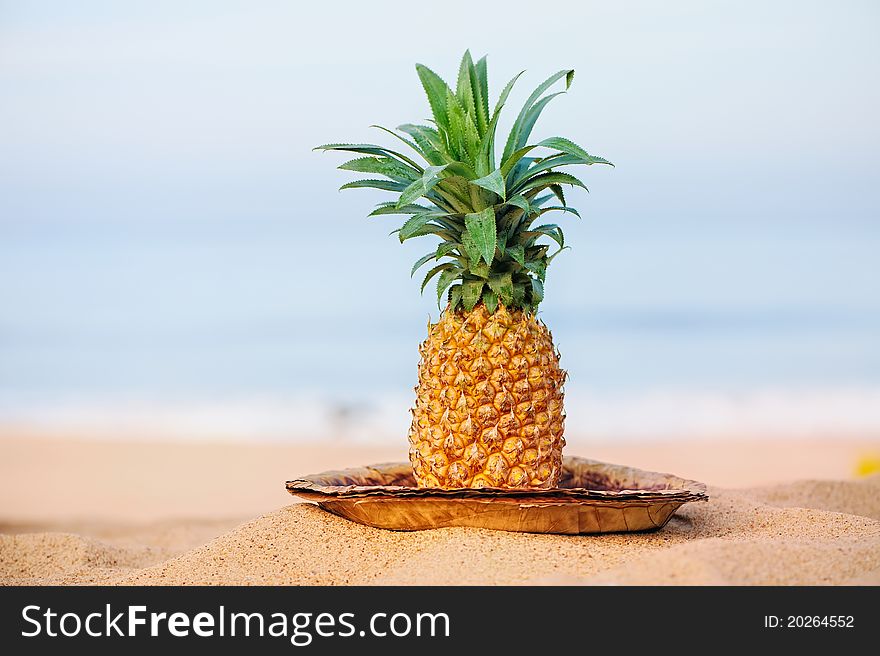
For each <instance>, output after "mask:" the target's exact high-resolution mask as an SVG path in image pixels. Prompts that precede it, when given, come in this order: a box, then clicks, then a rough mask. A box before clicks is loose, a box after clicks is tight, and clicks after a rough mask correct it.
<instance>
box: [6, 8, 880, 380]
mask: <svg viewBox="0 0 880 656" xmlns="http://www.w3.org/2000/svg"><path fill="white" fill-rule="evenodd" d="M878 27H880V10H878V8H877V5H876V4H874V3H870V2H842V3H818V2H817V3H811V2H791V3H786V2H775V3H764V2H729V3H727V2H718V3H704V2H671V3H652V2H644V3H642V2H626V3H614V4H613V5H612V4H611V3H599V2H559V3H554V5H553V8H552V10H550V11H547V12H545V13H540V12H538V11H537V10H536V5H535V3H533V2H522V3H516V2H509V3H504V4H503V9H502V8H501V5H499V4H497V3H479V4H478V3H472V2H454V1H451V2H444V3H443V4H442V6H439V5H436V4H431V3H421V4H419V3H415V4H414V3H409V2H406V3H404V2H399V3H397V2H373V3H332V2H327V3H313V6H309V7H308V8H302V7H301V6H300V3H289V2H283V3H272V2H261V3H249V2H241V3H223V2H220V3H218V2H127V3H109V2H101V3H97V2H95V3H89V2H79V3H65V2H40V3H30V2H8V1H7V2H0V235H2V238H0V305H2V310H0V363H5V365H4V366H0V390H2V391H4V393H7V394H13V393H17V392H21V391H22V390H31V391H33V390H37V391H39V390H48V389H50V388H51V389H53V390H56V391H65V390H76V389H80V388H87V389H92V390H96V391H97V392H101V391H102V386H103V388H112V389H119V388H123V389H126V388H130V389H131V390H134V392H136V393H148V392H150V391H152V392H155V390H157V389H161V388H168V387H173V386H174V385H179V386H180V387H181V388H182V389H185V390H189V391H198V390H199V389H201V388H202V387H211V386H212V385H214V384H215V383H216V382H217V381H218V380H219V381H228V382H229V384H230V385H232V383H233V381H237V384H238V385H240V386H243V387H245V388H247V387H253V388H262V387H270V388H272V387H278V386H280V387H285V386H294V385H303V384H305V385H308V384H309V380H312V379H313V380H315V384H319V381H320V384H321V385H325V386H330V387H332V386H333V385H334V384H336V383H335V382H334V381H338V380H339V379H340V378H341V377H344V376H346V375H347V376H349V379H350V382H352V384H353V385H355V386H358V385H361V386H362V385H363V384H364V382H365V381H369V380H370V378H371V376H372V375H374V371H373V369H374V367H375V362H373V363H371V362H370V361H369V360H367V361H366V362H365V361H364V357H365V356H364V354H365V353H374V354H376V355H377V357H378V356H381V361H382V362H384V363H386V365H385V368H386V369H390V370H392V371H391V372H388V371H386V372H385V373H384V374H383V375H384V376H385V380H387V381H388V382H387V384H388V386H389V387H391V388H394V389H399V388H408V387H409V386H410V385H411V384H412V380H410V379H411V378H412V371H411V370H412V366H413V359H414V357H415V346H416V344H417V342H418V340H419V339H420V338H421V337H422V336H423V334H424V325H425V321H426V319H427V316H428V315H429V313H433V316H435V317H436V314H437V310H436V306H435V305H434V303H433V301H432V300H431V298H430V296H426V297H425V298H421V297H420V296H419V294H418V281H413V280H410V279H409V277H408V272H409V267H410V263H411V262H412V261H413V260H414V259H415V258H416V257H418V256H419V255H420V254H421V253H422V252H423V251H425V250H427V249H426V248H425V247H424V246H423V245H418V244H412V245H410V244H407V245H406V246H400V245H399V244H397V242H396V241H395V240H394V239H392V238H389V237H387V233H388V232H389V231H390V230H391V229H392V228H393V227H395V226H394V225H393V224H390V223H387V222H384V223H383V222H381V221H379V220H370V221H367V220H365V219H364V218H363V217H364V216H365V214H366V213H367V212H368V211H369V209H370V207H371V206H372V204H373V203H375V202H378V201H379V200H382V199H383V198H384V197H383V196H382V194H381V192H375V193H374V192H370V191H364V192H359V191H352V192H346V193H341V194H340V193H337V191H336V188H337V187H338V186H339V185H340V184H342V182H344V181H346V180H347V179H348V177H347V175H348V174H346V173H344V172H341V171H336V170H335V169H334V166H335V165H336V164H338V163H340V162H341V161H342V160H341V159H339V158H334V156H332V155H329V154H317V153H314V152H312V151H311V147H312V146H314V145H317V144H319V143H324V142H327V141H337V140H346V141H364V140H376V139H381V138H382V137H381V134H380V133H378V132H376V131H374V130H371V129H370V128H369V127H368V126H369V125H370V124H371V123H376V122H378V123H382V124H385V125H389V126H395V125H397V124H400V123H403V122H408V121H413V120H416V119H419V118H424V117H425V116H426V114H427V106H426V103H425V100H424V98H423V96H422V93H421V89H420V88H419V85H418V81H417V78H416V76H415V73H414V69H413V65H414V63H415V62H416V61H419V62H423V63H425V64H428V65H430V66H431V67H432V68H434V69H435V70H436V71H438V72H439V73H440V74H442V75H444V76H445V77H447V78H452V77H453V76H454V75H453V74H454V71H455V70H456V66H457V62H458V59H459V57H460V55H461V52H462V51H463V50H464V49H465V48H466V47H470V48H471V50H472V51H473V52H474V54H475V55H482V54H484V53H488V55H489V71H490V85H491V86H492V89H493V91H492V93H493V95H494V94H496V93H497V91H498V89H499V88H500V86H501V85H502V84H503V83H504V82H505V81H506V80H507V79H509V78H510V77H511V76H512V75H513V74H514V73H516V72H517V71H519V70H521V69H527V74H526V75H525V76H524V77H523V78H522V81H521V83H520V86H519V88H518V95H517V94H515V95H514V97H513V98H512V102H511V103H510V105H511V107H515V105H516V102H517V101H521V100H522V99H523V98H524V97H525V95H526V94H527V93H528V92H529V91H530V90H531V88H532V87H534V86H535V85H536V84H537V83H538V82H540V81H541V80H543V79H544V78H545V77H546V76H547V75H548V74H549V73H551V72H553V71H556V70H558V69H560V68H563V67H573V68H575V69H576V71H577V75H576V77H575V81H574V85H573V86H572V88H571V90H570V92H569V93H568V94H567V95H565V96H562V97H560V98H557V99H556V100H554V102H553V103H552V104H551V105H550V107H549V109H548V110H547V112H546V113H545V115H544V117H542V122H541V123H539V124H538V127H537V129H536V136H540V137H545V136H551V135H556V134H561V135H564V136H567V137H570V138H571V139H573V140H574V141H576V142H578V143H580V144H582V145H584V146H585V147H587V148H588V149H589V150H590V151H591V152H596V153H599V154H601V155H604V156H606V157H608V158H609V159H611V160H612V161H614V162H615V164H617V167H616V168H615V169H602V168H599V167H594V168H593V169H590V170H587V171H586V172H585V178H586V181H587V184H588V186H590V188H591V193H590V194H589V195H588V194H586V193H578V192H573V193H572V194H571V197H570V200H571V202H572V203H573V204H574V205H576V206H578V207H579V208H580V209H581V210H582V212H583V214H584V220H583V221H582V222H576V221H572V222H571V223H570V224H569V226H568V229H567V232H566V236H567V240H568V241H569V242H570V243H571V244H572V245H573V246H574V250H573V251H571V252H569V253H566V254H565V255H563V256H561V257H560V258H558V259H557V260H556V261H555V262H554V266H553V268H552V269H551V271H550V274H549V278H548V285H547V301H546V302H545V304H544V306H543V316H544V318H545V320H546V321H547V322H548V324H550V325H551V327H554V328H555V334H556V336H557V339H558V340H559V341H560V344H562V345H563V353H564V354H565V351H566V348H565V347H566V345H571V346H569V352H570V353H572V355H571V356H570V357H571V358H572V361H571V363H570V366H572V365H574V367H572V368H578V367H580V369H581V371H582V372H583V373H582V374H581V376H580V378H581V379H582V380H583V379H585V380H586V381H587V383H586V384H589V385H592V386H596V387H600V388H601V387H602V386H604V385H612V384H620V382H621V381H631V382H633V383H635V384H641V385H646V386H654V385H659V386H662V385H664V384H677V385H688V384H690V385H697V386H699V385H705V384H710V383H711V384H715V385H723V384H725V383H726V382H728V381H740V382H742V381H745V383H747V384H759V383H763V382H767V383H773V384H776V383H780V382H792V381H795V382H803V381H807V382H810V381H812V382H816V383H821V382H828V381H831V382H833V383H841V384H843V383H850V382H851V383H860V382H864V381H866V380H867V381H876V379H877V378H878V377H880V371H878V366H880V346H878V345H877V343H876V342H877V340H876V339H875V338H876V335H877V331H878V330H880V300H878V299H880V295H878V294H877V292H876V290H877V283H878V278H880V276H878V273H880V265H878V263H877V257H876V253H877V251H878V245H880V200H878V199H880V197H878V194H877V189H878V183H880V125H878V121H877V119H876V117H877V116H880V85H878V84H877V80H878V62H880V41H878V40H877V39H876V34H877V32H878ZM511 113H514V112H513V111H512V112H511ZM503 128H504V124H502V129H503ZM319 356H320V357H319ZM712 362H717V363H718V364H719V366H718V367H714V368H713V367H711V366H709V365H710V364H711V363H712ZM303 363H309V364H303ZM322 363H323V365H322ZM591 363H593V366H594V367H595V368H593V369H591V368H590V366H591ZM102 381H103V382H102ZM304 381H305V382H304ZM144 390H146V391H144ZM104 391H106V389H105V390H104Z"/></svg>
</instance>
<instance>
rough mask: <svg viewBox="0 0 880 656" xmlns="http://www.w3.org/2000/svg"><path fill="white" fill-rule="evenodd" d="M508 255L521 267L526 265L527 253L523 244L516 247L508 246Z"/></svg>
mask: <svg viewBox="0 0 880 656" xmlns="http://www.w3.org/2000/svg"><path fill="white" fill-rule="evenodd" d="M507 254H508V255H509V256H510V258H511V259H512V260H513V261H514V262H516V263H517V264H519V265H520V266H523V267H524V266H525V265H526V253H525V248H524V247H523V246H522V244H517V245H516V246H508V247H507Z"/></svg>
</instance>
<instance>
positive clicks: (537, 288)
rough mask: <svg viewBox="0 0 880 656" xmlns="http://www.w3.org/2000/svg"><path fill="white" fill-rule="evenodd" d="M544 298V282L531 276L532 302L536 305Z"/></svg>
mask: <svg viewBox="0 0 880 656" xmlns="http://www.w3.org/2000/svg"><path fill="white" fill-rule="evenodd" d="M543 300H544V283H542V282H541V281H540V280H538V279H537V278H532V303H533V305H538V303H540V302H541V301H543Z"/></svg>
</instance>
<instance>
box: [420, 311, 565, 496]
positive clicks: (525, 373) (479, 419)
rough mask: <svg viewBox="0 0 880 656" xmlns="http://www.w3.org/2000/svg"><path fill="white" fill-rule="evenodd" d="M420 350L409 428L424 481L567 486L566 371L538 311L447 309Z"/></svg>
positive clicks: (422, 484) (457, 484)
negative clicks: (564, 472) (561, 481)
mask: <svg viewBox="0 0 880 656" xmlns="http://www.w3.org/2000/svg"><path fill="white" fill-rule="evenodd" d="M419 353H420V355H421V360H420V363H419V375H418V380H419V384H418V386H417V387H416V388H415V391H416V402H415V407H414V408H413V409H412V411H411V412H412V417H413V419H412V425H411V427H410V431H409V442H410V449H409V457H410V462H411V463H412V466H413V473H414V475H415V480H416V484H417V485H418V486H419V487H441V488H467V487H474V488H479V487H498V488H552V487H557V486H558V483H559V476H560V472H561V471H562V447H563V446H564V445H565V438H564V437H563V431H564V423H565V413H564V410H563V395H564V392H563V385H564V383H565V379H566V377H567V374H566V372H565V371H563V370H562V369H561V368H560V367H559V355H558V353H557V351H556V349H555V348H554V346H553V338H552V335H551V334H550V331H549V330H548V329H547V327H546V326H545V325H544V324H543V323H541V322H539V321H538V320H537V319H536V318H535V316H534V314H532V313H530V312H524V311H523V310H520V309H510V310H508V309H506V308H505V307H503V306H499V307H498V308H497V309H496V311H495V312H494V313H493V314H490V313H489V311H488V310H487V309H486V307H485V305H483V304H482V303H480V304H479V305H477V306H476V307H475V308H474V309H473V310H472V311H471V312H464V311H463V310H457V311H453V310H450V308H449V307H447V308H446V310H445V311H444V312H443V314H442V315H441V317H440V320H439V321H438V322H437V323H436V324H431V325H429V329H428V338H427V339H426V340H425V341H424V342H423V343H422V344H421V346H420V347H419Z"/></svg>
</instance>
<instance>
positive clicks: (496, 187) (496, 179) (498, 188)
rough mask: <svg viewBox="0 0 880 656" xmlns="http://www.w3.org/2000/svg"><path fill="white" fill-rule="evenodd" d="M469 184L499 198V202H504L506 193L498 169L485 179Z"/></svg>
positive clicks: (502, 178) (502, 177)
mask: <svg viewBox="0 0 880 656" xmlns="http://www.w3.org/2000/svg"><path fill="white" fill-rule="evenodd" d="M471 183H472V184H475V185H477V186H478V187H482V188H483V189H485V190H486V191H491V192H492V193H493V194H496V195H498V196H500V197H501V200H504V199H505V197H506V195H507V192H506V191H505V189H504V176H502V175H501V171H500V170H499V169H495V170H494V171H492V172H491V173H490V174H489V175H487V176H485V177H482V178H479V179H477V180H472V181H471Z"/></svg>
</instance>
